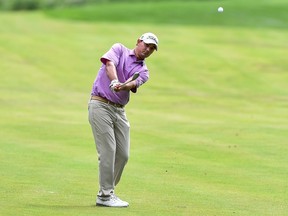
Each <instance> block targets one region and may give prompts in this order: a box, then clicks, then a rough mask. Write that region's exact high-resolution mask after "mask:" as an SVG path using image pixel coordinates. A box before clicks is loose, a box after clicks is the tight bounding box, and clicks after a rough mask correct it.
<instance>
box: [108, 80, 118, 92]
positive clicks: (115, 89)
mask: <svg viewBox="0 0 288 216" xmlns="http://www.w3.org/2000/svg"><path fill="white" fill-rule="evenodd" d="M120 86H121V83H120V82H119V80H117V79H114V80H112V81H111V83H110V85H109V88H110V89H111V91H112V92H118V91H119V87H120Z"/></svg>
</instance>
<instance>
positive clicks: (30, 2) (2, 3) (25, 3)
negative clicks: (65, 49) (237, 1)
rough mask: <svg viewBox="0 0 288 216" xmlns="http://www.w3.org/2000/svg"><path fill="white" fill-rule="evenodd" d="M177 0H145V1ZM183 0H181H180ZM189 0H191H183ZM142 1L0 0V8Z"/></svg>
mask: <svg viewBox="0 0 288 216" xmlns="http://www.w3.org/2000/svg"><path fill="white" fill-rule="evenodd" d="M148 1H149V2H157V1H158V2H159V1H177V0H145V2H148ZM182 1H183V0H182ZM185 1H191V0H185ZM192 1H193V0H192ZM109 2H131V3H133V2H134V3H135V2H143V0H0V10H38V9H49V8H56V7H70V6H81V5H85V4H93V3H109Z"/></svg>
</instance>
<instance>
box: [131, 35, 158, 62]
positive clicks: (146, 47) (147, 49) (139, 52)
mask: <svg viewBox="0 0 288 216" xmlns="http://www.w3.org/2000/svg"><path fill="white" fill-rule="evenodd" d="M136 45H137V46H136V48H135V54H136V57H137V59H139V60H144V59H145V58H148V57H149V56H150V55H151V54H152V53H153V52H154V50H155V49H156V45H155V44H146V43H144V42H143V41H141V40H139V39H138V41H137V44H136Z"/></svg>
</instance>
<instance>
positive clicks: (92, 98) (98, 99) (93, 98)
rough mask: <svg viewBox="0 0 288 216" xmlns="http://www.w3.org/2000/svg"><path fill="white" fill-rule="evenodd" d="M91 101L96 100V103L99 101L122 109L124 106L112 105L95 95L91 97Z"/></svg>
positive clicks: (112, 103)
mask: <svg viewBox="0 0 288 216" xmlns="http://www.w3.org/2000/svg"><path fill="white" fill-rule="evenodd" d="M91 100H97V101H101V102H104V103H106V104H110V105H112V106H115V107H118V108H124V105H121V104H117V103H114V102H112V101H109V100H107V99H106V98H102V97H99V96H96V95H93V96H91Z"/></svg>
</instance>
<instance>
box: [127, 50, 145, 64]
mask: <svg viewBox="0 0 288 216" xmlns="http://www.w3.org/2000/svg"><path fill="white" fill-rule="evenodd" d="M129 55H130V56H135V62H137V63H139V64H142V65H143V63H144V60H137V58H136V55H135V52H134V50H130V51H129Z"/></svg>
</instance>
